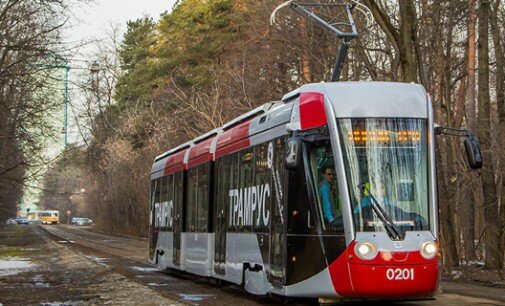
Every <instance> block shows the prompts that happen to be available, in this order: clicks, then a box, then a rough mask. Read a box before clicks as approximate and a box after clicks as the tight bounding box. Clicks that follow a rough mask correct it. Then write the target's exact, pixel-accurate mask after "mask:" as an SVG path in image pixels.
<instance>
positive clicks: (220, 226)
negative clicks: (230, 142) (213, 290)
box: [214, 156, 229, 275]
mask: <svg viewBox="0 0 505 306" xmlns="http://www.w3.org/2000/svg"><path fill="white" fill-rule="evenodd" d="M225 159H229V156H225V157H223V158H221V159H219V160H218V161H216V164H215V167H216V168H215V173H216V188H215V190H216V197H215V199H216V201H215V203H216V205H215V206H214V229H215V243H216V245H215V248H214V271H215V272H216V274H219V275H224V274H225V266H226V221H227V218H226V217H227V213H226V204H227V201H225V199H226V198H225V197H224V190H225V187H226V186H224V185H225V182H226V183H227V180H226V177H225V175H226V174H229V170H226V173H225V169H224V168H225V167H223V162H224V161H225Z"/></svg>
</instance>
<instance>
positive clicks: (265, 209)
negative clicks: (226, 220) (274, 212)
mask: <svg viewBox="0 0 505 306" xmlns="http://www.w3.org/2000/svg"><path fill="white" fill-rule="evenodd" d="M254 149H255V156H256V159H255V186H256V188H257V194H258V196H257V200H256V209H255V210H254V214H253V224H254V229H255V231H256V232H268V225H269V220H270V207H271V205H270V202H271V198H272V197H271V190H272V189H271V186H272V181H271V178H272V175H271V173H270V169H268V143H264V144H261V145H259V146H256V147H255V148H254Z"/></svg>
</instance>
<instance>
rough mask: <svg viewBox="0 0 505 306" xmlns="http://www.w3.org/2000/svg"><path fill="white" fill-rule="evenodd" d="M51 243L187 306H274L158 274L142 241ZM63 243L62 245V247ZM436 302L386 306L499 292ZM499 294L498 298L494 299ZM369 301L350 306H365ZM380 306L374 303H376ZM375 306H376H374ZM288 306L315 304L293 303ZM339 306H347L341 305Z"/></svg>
mask: <svg viewBox="0 0 505 306" xmlns="http://www.w3.org/2000/svg"><path fill="white" fill-rule="evenodd" d="M39 227H40V228H41V229H43V230H44V231H45V232H47V233H48V234H50V235H51V236H52V237H53V238H54V240H56V241H58V242H60V243H62V244H66V245H67V246H68V247H70V248H72V249H74V250H77V251H78V252H79V253H81V254H82V255H83V256H85V257H86V258H88V259H89V260H93V261H95V262H96V263H98V264H100V265H102V266H106V267H109V269H110V270H111V271H113V272H116V273H120V274H122V275H123V276H125V277H127V278H129V279H131V280H134V281H135V282H138V283H140V284H143V285H145V286H148V287H149V288H151V289H154V290H156V291H157V292H158V293H159V294H160V295H161V296H164V297H168V298H171V299H174V300H177V301H179V302H182V303H186V304H190V305H223V304H230V305H238V304H239V305H241V306H242V305H244V306H247V305H279V304H280V303H281V301H280V300H278V299H272V298H268V297H258V296H253V295H250V294H248V293H246V292H245V291H243V289H242V288H240V287H239V286H237V285H227V284H225V285H221V286H219V285H218V284H217V283H216V282H214V281H213V280H212V279H209V278H202V277H197V276H193V275H191V274H187V273H179V272H176V271H159V270H158V269H156V268H155V267H153V266H152V265H151V264H150V263H149V262H148V261H147V259H145V258H146V250H147V241H138V240H135V239H132V238H127V237H116V236H109V235H105V234H101V233H96V232H94V231H90V230H89V228H84V227H73V226H68V225H58V226H47V225H44V226H42V225H41V226H39ZM63 241H65V242H63ZM442 288H443V293H441V294H439V295H438V296H437V300H432V301H413V302H397V303H389V304H391V305H457V306H463V305H505V294H504V293H505V292H504V291H505V290H500V289H497V288H488V287H481V286H475V285H467V284H453V283H450V282H443V283H442ZM500 294H501V296H500ZM371 303H372V302H371V301H367V302H361V303H360V302H358V303H351V305H370V304H371ZM379 304H380V303H379ZM379 304H377V305H379ZM293 305H317V303H316V302H315V301H305V300H302V301H299V300H294V303H293ZM343 305H349V304H347V303H344V304H343Z"/></svg>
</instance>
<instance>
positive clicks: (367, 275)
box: [348, 263, 439, 299]
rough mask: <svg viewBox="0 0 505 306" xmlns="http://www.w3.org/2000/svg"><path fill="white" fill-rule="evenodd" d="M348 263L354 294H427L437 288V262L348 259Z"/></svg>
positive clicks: (362, 295)
mask: <svg viewBox="0 0 505 306" xmlns="http://www.w3.org/2000/svg"><path fill="white" fill-rule="evenodd" d="M348 267H349V274H350V280H351V283H352V288H353V291H354V292H353V293H354V294H353V295H354V296H359V297H370V298H394V299H396V298H399V299H400V298H414V297H431V296H433V295H434V294H435V293H436V291H437V288H438V280H439V277H438V263H435V264H425V265H385V266H382V265H363V264H355V263H349V265H348Z"/></svg>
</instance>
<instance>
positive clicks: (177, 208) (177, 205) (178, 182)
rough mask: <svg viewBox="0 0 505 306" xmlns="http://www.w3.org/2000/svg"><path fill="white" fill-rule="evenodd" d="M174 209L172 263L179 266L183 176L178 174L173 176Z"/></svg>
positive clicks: (180, 173)
mask: <svg viewBox="0 0 505 306" xmlns="http://www.w3.org/2000/svg"><path fill="white" fill-rule="evenodd" d="M174 177H175V182H174V185H175V188H174V208H173V222H174V225H173V231H174V239H173V243H174V245H173V250H174V253H173V263H174V265H176V266H180V264H181V227H182V220H183V218H182V197H183V193H182V192H183V179H184V178H183V175H182V172H178V173H176V174H175V175H174Z"/></svg>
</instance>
